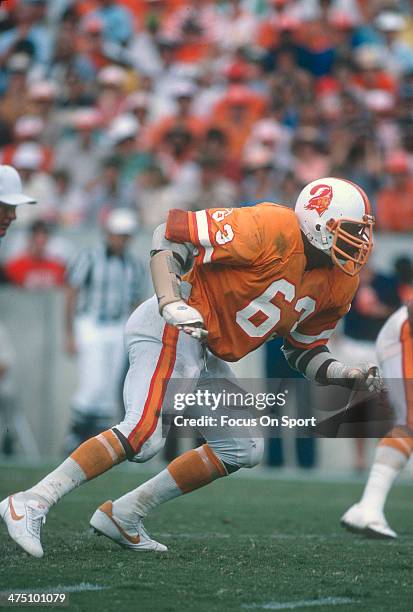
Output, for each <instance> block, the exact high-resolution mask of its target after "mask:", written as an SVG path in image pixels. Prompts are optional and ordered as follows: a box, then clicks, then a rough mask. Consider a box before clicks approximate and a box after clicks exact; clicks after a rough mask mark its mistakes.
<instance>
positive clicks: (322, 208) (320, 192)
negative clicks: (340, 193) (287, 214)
mask: <svg viewBox="0 0 413 612" xmlns="http://www.w3.org/2000/svg"><path fill="white" fill-rule="evenodd" d="M310 195H312V196H314V197H313V198H311V199H310V200H309V201H308V204H306V205H305V206H304V208H305V209H306V210H316V211H317V212H318V214H319V216H320V217H321V215H323V214H324V213H325V212H326V210H327V209H328V207H329V206H330V204H331V200H332V199H333V189H332V187H331V185H315V186H314V187H313V188H312V189H311V191H310Z"/></svg>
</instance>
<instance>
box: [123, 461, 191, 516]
mask: <svg viewBox="0 0 413 612" xmlns="http://www.w3.org/2000/svg"><path fill="white" fill-rule="evenodd" d="M179 495H182V491H181V489H180V488H179V487H178V485H177V484H176V482H175V480H174V479H173V478H172V476H171V474H170V473H169V471H168V470H162V472H160V473H159V474H157V475H156V476H154V477H153V478H151V479H150V480H147V481H146V482H144V483H143V484H141V485H140V486H139V487H137V489H134V490H133V491H130V492H129V493H126V495H123V496H122V497H120V498H119V499H117V500H116V501H114V502H113V512H114V514H115V515H116V516H117V517H119V518H120V519H121V520H123V521H124V522H126V523H128V522H129V523H131V522H132V523H133V520H134V518H135V519H136V517H137V516H139V517H141V518H142V517H145V516H146V515H147V514H148V512H149V511H150V510H152V509H153V508H155V507H156V506H159V504H163V503H164V502H166V501H168V500H170V499H174V498H175V497H179Z"/></svg>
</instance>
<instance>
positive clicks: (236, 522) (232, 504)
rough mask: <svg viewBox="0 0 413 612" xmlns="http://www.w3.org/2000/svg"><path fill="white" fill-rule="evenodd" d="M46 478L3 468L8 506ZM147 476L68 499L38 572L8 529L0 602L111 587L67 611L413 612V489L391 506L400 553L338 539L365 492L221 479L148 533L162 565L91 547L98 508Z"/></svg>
mask: <svg viewBox="0 0 413 612" xmlns="http://www.w3.org/2000/svg"><path fill="white" fill-rule="evenodd" d="M44 473H45V470H42V471H39V470H36V469H30V470H29V469H24V468H22V467H12V466H7V467H3V468H0V494H1V498H3V497H4V496H5V495H6V494H7V493H9V492H11V491H16V490H19V489H22V488H25V487H27V486H29V485H30V484H32V483H33V482H35V480H36V479H38V478H39V476H41V475H43V474H44ZM145 475H146V473H145V472H143V471H142V470H141V468H140V467H139V466H137V467H136V471H135V470H127V471H122V469H118V470H116V469H115V470H112V471H111V472H110V473H108V474H106V475H104V476H102V477H100V478H99V479H97V480H96V481H94V482H92V483H89V484H87V485H85V486H84V487H82V488H80V489H79V490H78V491H76V492H74V493H72V494H71V495H69V496H67V497H66V498H65V499H64V500H63V501H62V502H61V503H60V504H59V506H57V507H56V508H55V509H54V510H53V511H52V512H51V513H50V515H49V517H48V519H47V523H46V525H45V528H44V531H43V533H44V537H43V544H44V548H45V557H44V558H43V559H41V560H36V559H32V558H30V557H28V556H27V555H26V554H25V553H23V552H22V551H20V550H18V549H17V547H16V546H15V545H14V543H12V542H11V541H10V540H9V539H8V538H7V536H6V531H5V528H4V525H3V524H1V525H0V590H4V589H10V588H13V589H16V590H18V589H19V588H20V589H33V590H36V589H39V588H45V587H56V586H58V585H66V586H73V585H78V584H79V583H89V584H92V585H97V586H105V587H109V588H107V589H105V590H101V591H87V592H80V593H71V594H70V607H69V609H70V610H81V611H89V610H90V611H92V610H93V611H95V610H97V611H98V612H106V611H107V612H116V611H117V610H119V612H123V611H125V610H133V611H139V612H140V611H142V612H143V611H144V612H158V611H159V612H161V611H162V612H181V611H183V610H187V611H189V612H218V611H219V612H233V611H235V610H237V611H242V610H245V609H246V608H244V607H243V606H244V605H248V604H259V603H264V604H265V603H268V602H294V601H302V600H305V601H308V600H314V599H325V598H327V597H331V598H349V599H351V600H353V603H350V604H344V605H334V606H333V605H326V606H322V607H321V606H315V607H311V608H308V609H310V610H314V611H317V610H320V611H323V610H324V611H325V612H328V611H330V610H331V611H333V610H334V611H337V612H340V611H342V612H349V611H353V610H354V611H362V610H368V611H369V612H370V611H371V612H381V611H383V612H384V611H385V612H388V611H389V610H391V611H392V612H395V611H403V612H404V611H406V612H407V611H411V610H412V609H413V603H412V602H413V580H412V575H413V574H412V564H413V562H412V559H413V521H412V516H413V487H411V486H398V487H396V489H395V490H394V492H393V494H392V497H391V500H390V502H389V508H388V518H389V520H390V522H391V525H392V526H393V527H394V528H395V529H396V530H397V531H398V532H399V534H400V539H399V540H398V541H397V542H383V541H372V540H368V541H366V540H361V539H358V538H356V537H354V536H352V535H350V534H347V533H346V532H344V531H342V529H341V528H340V527H339V525H338V519H339V517H340V515H341V514H342V512H343V511H344V510H345V509H346V508H347V507H348V506H349V505H350V503H352V502H354V501H355V500H356V499H357V497H358V495H359V493H360V491H361V487H362V485H361V484H350V483H332V484H331V483H325V482H314V481H312V480H310V479H309V480H308V481H304V482H298V481H285V480H283V479H282V480H277V479H265V478H259V479H254V478H233V479H232V480H230V479H223V480H221V481H217V482H216V483H214V484H213V485H212V486H210V487H208V488H206V489H203V490H201V491H198V492H196V493H193V494H191V495H187V496H185V497H183V498H180V499H178V500H175V501H172V502H171V503H169V504H166V505H165V506H163V507H161V508H159V509H158V510H157V511H155V512H154V513H153V514H152V516H151V518H150V520H148V521H147V522H146V527H147V528H148V530H149V531H150V533H151V534H153V536H155V537H156V538H158V539H159V541H161V542H164V543H165V544H166V545H167V546H168V547H169V552H168V553H165V554H163V555H161V554H155V555H154V554H145V555H143V554H136V553H133V552H130V551H125V550H123V549H121V548H119V547H117V546H116V545H114V544H112V543H111V542H110V541H109V540H107V539H105V538H102V537H100V538H98V537H97V536H95V535H92V534H91V533H90V531H89V527H88V521H89V518H90V516H91V515H92V513H93V511H94V510H95V508H96V506H97V505H99V504H100V503H102V502H103V501H105V500H107V499H108V498H115V497H117V496H119V495H120V494H122V493H123V492H125V491H127V490H128V489H131V488H133V487H135V486H137V484H138V483H139V482H141V481H142V480H144V479H145ZM332 601H334V600H332ZM11 609H12V608H11ZM21 609H23V608H21ZM26 609H27V608H26ZM66 609H67V608H66ZM256 609H257V610H259V608H256ZM297 609H300V610H305V609H307V608H297Z"/></svg>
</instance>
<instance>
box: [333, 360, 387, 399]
mask: <svg viewBox="0 0 413 612" xmlns="http://www.w3.org/2000/svg"><path fill="white" fill-rule="evenodd" d="M327 379H329V380H330V382H331V384H333V385H340V386H341V387H348V388H350V389H353V390H355V391H370V392H378V391H382V390H384V383H383V379H382V378H381V376H380V372H379V368H378V367H377V366H376V365H374V364H371V363H367V364H361V365H359V366H348V365H345V364H344V363H341V362H339V361H333V363H331V364H330V365H329V366H328V369H327Z"/></svg>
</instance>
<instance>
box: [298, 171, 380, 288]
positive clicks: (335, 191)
mask: <svg viewBox="0 0 413 612" xmlns="http://www.w3.org/2000/svg"><path fill="white" fill-rule="evenodd" d="M295 212H296V215H297V217H298V220H299V222H300V226H301V230H302V231H303V233H304V234H305V236H306V238H307V240H308V241H309V242H310V243H311V244H312V245H313V246H315V247H316V248H317V249H320V251H324V252H325V253H326V254H328V255H330V257H331V259H332V260H333V262H334V263H335V264H336V265H337V266H338V267H339V268H341V269H342V270H343V271H344V272H345V273H346V274H348V275H349V276H355V275H356V274H358V273H359V272H360V269H361V268H362V267H363V266H364V264H365V263H366V262H367V259H368V257H369V255H370V252H371V249H372V247H373V225H374V217H373V215H372V214H371V208H370V202H369V200H368V198H367V196H366V194H365V193H364V191H363V190H362V189H361V188H360V187H358V186H357V185H355V184H354V183H351V182H350V181H346V180H345V179H340V178H332V177H328V178H322V179H318V180H316V181H313V182H312V183H309V184H308V185H307V186H306V187H304V189H303V190H302V191H301V193H300V195H299V196H298V199H297V202H296V205H295ZM349 262H352V265H350V263H349Z"/></svg>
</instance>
